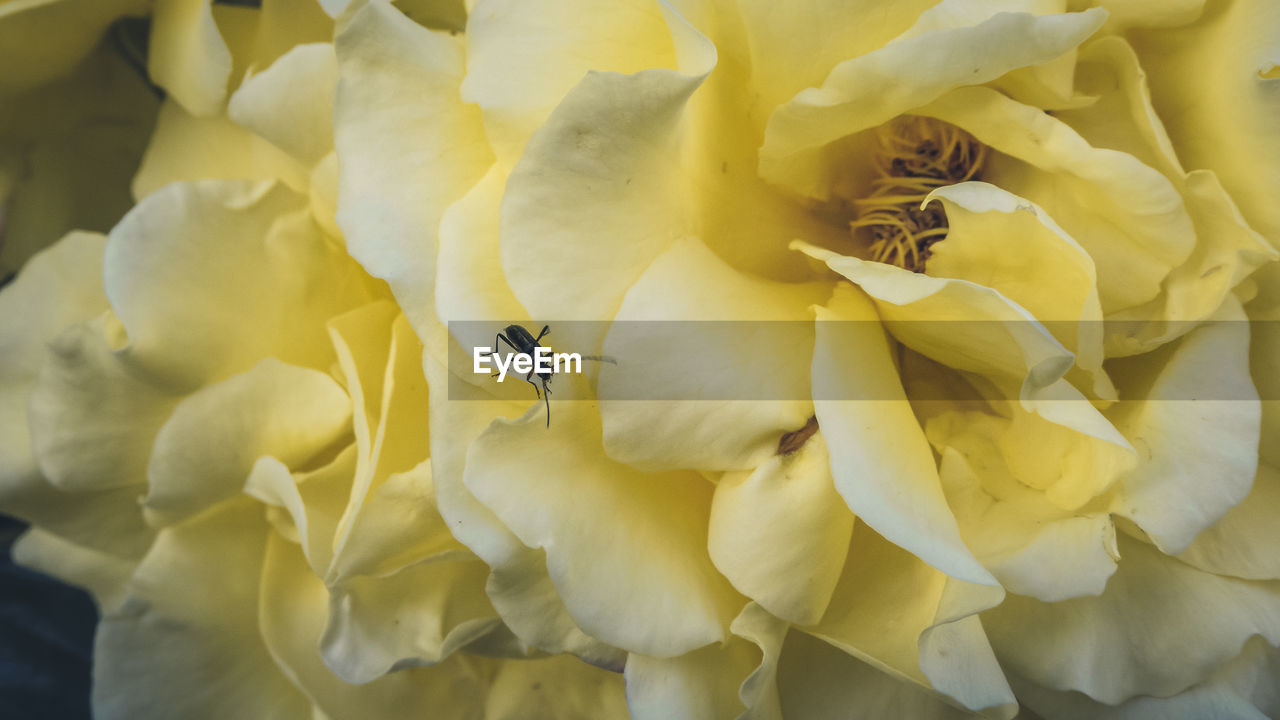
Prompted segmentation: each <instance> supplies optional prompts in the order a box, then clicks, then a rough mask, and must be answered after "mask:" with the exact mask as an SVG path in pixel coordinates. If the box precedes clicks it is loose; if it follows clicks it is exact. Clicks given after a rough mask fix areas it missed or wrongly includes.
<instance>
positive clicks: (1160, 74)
mask: <svg viewBox="0 0 1280 720" xmlns="http://www.w3.org/2000/svg"><path fill="white" fill-rule="evenodd" d="M1277 28H1280V8H1277V7H1275V6H1274V5H1273V4H1271V3H1268V2H1259V1H1258V0H1250V1H1249V2H1236V3H1232V4H1230V5H1218V4H1214V3H1209V4H1208V7H1207V8H1206V10H1205V12H1204V13H1203V14H1202V15H1201V16H1200V18H1199V19H1198V20H1197V21H1196V22H1195V23H1192V24H1188V25H1184V26H1183V27H1181V28H1177V29H1164V30H1160V31H1156V32H1143V33H1134V34H1133V35H1134V37H1133V43H1134V47H1135V48H1136V49H1137V51H1138V56H1139V58H1140V59H1141V61H1142V66H1143V67H1144V68H1145V69H1146V70H1147V77H1148V79H1149V81H1150V83H1151V97H1152V102H1153V104H1154V105H1155V108H1156V110H1157V111H1158V112H1159V114H1160V117H1161V118H1163V119H1164V121H1165V124H1166V127H1167V128H1168V130H1169V136H1170V137H1171V138H1172V139H1173V144H1174V147H1176V148H1177V149H1178V154H1179V156H1180V158H1181V160H1182V162H1183V163H1184V164H1185V165H1186V166H1187V167H1190V168H1206V169H1209V170H1212V171H1213V172H1214V173H1216V174H1217V175H1218V177H1219V178H1221V180H1222V185H1223V186H1224V187H1225V188H1226V189H1227V191H1228V192H1229V193H1230V194H1231V197H1232V198H1233V199H1234V201H1235V202H1236V203H1238V204H1239V206H1240V210H1241V212H1242V213H1243V214H1244V217H1245V218H1246V219H1247V220H1248V221H1249V223H1250V225H1252V226H1253V227H1254V228H1255V229H1257V230H1258V232H1260V233H1262V235H1263V236H1264V237H1266V238H1267V240H1268V241H1270V243H1271V244H1272V245H1273V246H1275V245H1277V244H1278V243H1280V207H1277V205H1276V203H1275V202H1274V199H1275V197H1276V194H1277V192H1280V161H1278V160H1280V138H1277V137H1276V134H1275V132H1273V127H1272V123H1271V121H1270V119H1271V118H1274V117H1275V115H1276V112H1277V109H1278V108H1280V78H1277V77H1276V76H1275V75H1274V74H1269V73H1268V72H1267V71H1268V70H1270V69H1272V68H1274V67H1275V66H1276V64H1277V59H1278V57H1277V54H1276V53H1277V50H1278V49H1280V48H1278V47H1277V44H1276V37H1277V35H1276V30H1277ZM1224 108H1231V109H1232V112H1231V113H1230V119H1229V122H1225V124H1224V116H1223V113H1222V110H1223V109H1224Z"/></svg>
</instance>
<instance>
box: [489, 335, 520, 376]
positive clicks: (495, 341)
mask: <svg viewBox="0 0 1280 720" xmlns="http://www.w3.org/2000/svg"><path fill="white" fill-rule="evenodd" d="M499 340H501V341H502V342H504V343H506V344H507V347H509V348H511V349H512V350H516V351H517V352H519V350H518V348H516V346H515V345H512V344H511V341H510V340H508V339H507V336H506V335H503V334H502V333H498V334H497V336H496V337H494V338H493V349H492V350H490V351H489V357H497V355H498V341H499ZM501 374H502V373H494V374H492V375H490V376H489V377H498V376H499V375H501Z"/></svg>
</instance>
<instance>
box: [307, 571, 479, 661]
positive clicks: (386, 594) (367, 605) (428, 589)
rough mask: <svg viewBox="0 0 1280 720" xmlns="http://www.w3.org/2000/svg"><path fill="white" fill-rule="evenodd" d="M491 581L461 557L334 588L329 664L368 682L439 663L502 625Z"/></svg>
mask: <svg viewBox="0 0 1280 720" xmlns="http://www.w3.org/2000/svg"><path fill="white" fill-rule="evenodd" d="M486 575H488V569H487V568H486V567H485V566H484V563H482V562H480V561H479V560H478V559H477V558H476V557H475V556H473V555H471V554H470V553H466V552H456V553H454V554H453V555H452V556H438V557H437V558H433V559H430V560H425V561H422V562H419V563H416V564H414V565H409V566H407V567H404V568H402V569H400V570H397V571H395V572H392V573H391V574H389V575H386V576H381V577H373V576H369V575H361V576H357V577H353V578H349V579H346V580H344V581H343V582H341V583H340V584H339V585H337V586H331V587H330V589H329V593H330V594H329V619H328V624H327V625H326V626H325V631H324V636H323V637H322V638H321V639H320V653H321V655H322V656H323V657H324V660H325V665H327V666H328V667H329V669H330V670H332V671H333V672H334V673H335V674H336V675H337V676H338V677H339V678H341V679H342V680H343V681H344V682H348V683H353V684H363V683H367V682H370V681H373V680H376V679H377V678H380V677H382V676H384V675H386V674H388V673H390V672H392V671H393V670H400V669H403V668H407V667H420V666H428V665H434V664H436V663H438V662H440V661H441V660H443V659H444V658H446V657H448V656H449V655H450V654H451V653H452V652H453V651H454V650H456V649H458V648H460V647H463V646H465V645H467V644H468V643H470V642H472V641H474V640H476V639H477V638H479V637H481V636H483V635H485V634H487V633H489V632H490V631H492V630H494V629H495V628H496V627H497V626H498V624H499V620H498V618H497V615H496V613H494V611H493V607H492V606H491V605H490V604H489V600H488V598H487V597H485V594H484V581H485V576H486Z"/></svg>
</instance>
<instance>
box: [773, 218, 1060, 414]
mask: <svg viewBox="0 0 1280 720" xmlns="http://www.w3.org/2000/svg"><path fill="white" fill-rule="evenodd" d="M792 247H793V248H795V249H797V250H800V251H801V252H803V253H805V254H806V255H808V256H810V257H812V258H814V259H816V260H819V261H821V262H824V263H826V265H827V266H828V267H829V268H831V269H832V270H834V271H835V272H837V273H839V274H841V275H843V276H844V277H846V278H848V279H849V280H851V281H853V283H854V284H856V285H857V286H859V287H860V288H862V290H863V291H864V292H865V293H866V294H867V295H869V296H871V299H872V300H873V301H874V302H875V311H876V313H875V314H876V315H878V316H879V317H880V318H881V319H882V320H884V322H885V324H886V326H887V328H888V329H889V331H890V332H891V333H893V335H894V337H895V338H897V339H898V341H900V342H901V343H902V344H904V345H906V346H907V347H910V348H911V349H913V350H915V351H916V352H919V353H921V354H922V355H925V356H928V357H930V358H932V359H934V360H937V361H938V362H940V363H942V364H943V365H946V366H947V367H951V368H955V369H957V370H963V371H968V372H976V373H980V374H982V375H986V376H988V377H991V378H992V379H993V380H997V381H999V382H1001V383H1003V384H1008V383H1010V382H1012V383H1015V385H1014V387H1015V389H1016V388H1017V386H1021V391H1020V394H1021V396H1022V397H1024V398H1028V397H1034V396H1036V395H1037V394H1038V393H1041V392H1042V391H1044V390H1045V389H1051V388H1053V387H1054V385H1055V383H1057V382H1058V380H1059V379H1061V378H1062V376H1063V375H1064V374H1065V373H1066V372H1067V370H1068V369H1069V368H1070V367H1071V365H1072V363H1073V361H1074V358H1073V356H1072V355H1071V353H1070V352H1069V351H1068V350H1067V349H1066V348H1064V347H1062V344H1061V343H1059V342H1058V341H1057V340H1056V339H1055V338H1054V337H1053V336H1052V335H1051V334H1049V332H1048V330H1046V329H1045V328H1044V327H1043V326H1042V325H1040V323H1038V322H1037V321H1036V319H1035V318H1034V317H1032V315H1031V314H1030V313H1028V312H1027V311H1026V310H1025V309H1023V308H1022V307H1021V306H1019V305H1018V304H1017V303H1014V302H1012V301H1011V300H1009V299H1008V298H1006V297H1004V296H1003V295H1001V294H1000V293H998V292H996V291H995V290H992V289H991V288H988V287H984V286H981V285H977V284H975V283H972V282H969V281H967V280H953V279H947V278H935V277H930V276H928V275H922V274H918V273H913V272H911V271H909V270H903V269H902V268H898V267H894V266H892V265H885V264H883V263H874V262H867V261H863V260H859V259H858V258H854V257H849V256H845V255H840V254H838V253H834V252H831V251H829V250H824V249H822V248H819V247H815V246H813V245H809V244H806V243H803V242H795V243H792ZM859 317H860V318H861V319H862V320H863V321H866V320H874V319H875V316H874V315H873V316H866V315H865V314H864V315H860V316H859ZM883 396H884V395H883V393H881V394H879V395H877V394H869V395H849V394H846V395H843V396H836V395H830V394H828V395H827V397H883Z"/></svg>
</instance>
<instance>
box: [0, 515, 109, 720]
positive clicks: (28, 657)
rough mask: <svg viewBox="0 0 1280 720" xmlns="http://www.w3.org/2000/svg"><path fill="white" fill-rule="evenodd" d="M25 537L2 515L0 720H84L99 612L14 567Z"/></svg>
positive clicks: (84, 596)
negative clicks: (17, 542) (14, 549)
mask: <svg viewBox="0 0 1280 720" xmlns="http://www.w3.org/2000/svg"><path fill="white" fill-rule="evenodd" d="M25 529H26V525H25V524H23V523H22V522H20V521H18V520H15V519H13V518H11V517H9V516H7V515H0V720H45V719H46V718H48V719H50V720H52V719H57V720H63V719H64V718H66V719H67V720H87V719H88V718H89V677H90V669H91V667H92V654H93V631H94V626H95V625H96V624H97V622H98V611H97V608H96V607H95V606H94V604H93V600H92V599H90V597H89V595H88V593H86V592H84V591H83V590H80V589H78V588H73V587H71V586H69V585H64V584H63V583H61V582H58V581H57V580H54V579H53V578H50V577H48V576H46V575H41V574H40V573H36V572H32V571H31V570H27V569H26V568H22V567H19V566H17V565H14V564H13V558H12V554H11V552H10V550H11V548H12V547H13V542H14V541H15V540H17V539H18V536H19V535H21V534H22V532H23V531H24V530H25Z"/></svg>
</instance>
